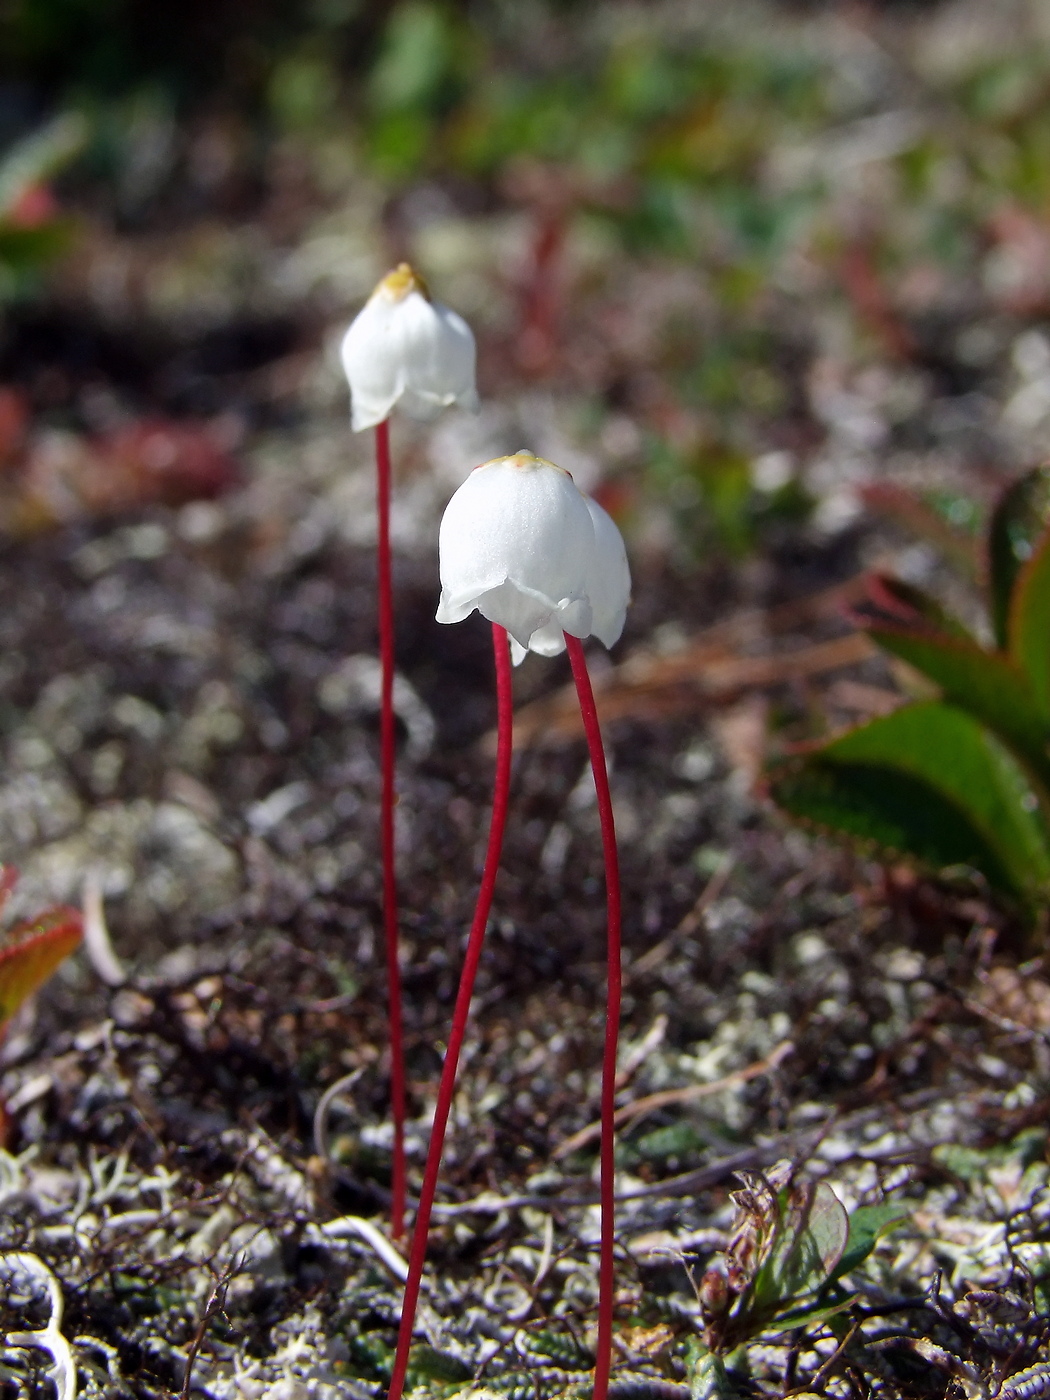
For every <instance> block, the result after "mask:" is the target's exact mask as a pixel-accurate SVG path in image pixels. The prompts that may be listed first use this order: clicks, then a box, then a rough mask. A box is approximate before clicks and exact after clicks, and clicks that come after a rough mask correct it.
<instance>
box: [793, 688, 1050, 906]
mask: <svg viewBox="0 0 1050 1400" xmlns="http://www.w3.org/2000/svg"><path fill="white" fill-rule="evenodd" d="M771 792H772V796H773V798H774V800H775V801H776V802H777V803H778V804H779V805H780V806H781V807H783V808H784V810H785V811H788V812H790V813H792V814H793V815H794V816H796V817H800V818H803V819H804V820H807V821H810V822H813V823H814V824H816V825H817V826H820V827H823V828H826V829H828V830H830V831H836V832H839V833H842V834H844V835H847V836H852V837H854V838H857V839H859V840H861V841H866V842H872V843H874V844H875V845H877V846H880V847H882V848H883V849H884V850H886V851H889V852H893V853H895V854H900V855H910V856H913V857H915V858H916V859H917V860H919V861H920V862H922V863H923V864H925V865H928V866H931V867H933V868H934V869H944V868H945V867H949V866H958V865H963V866H970V867H972V868H973V869H976V870H979V871H981V872H982V873H983V874H984V875H985V877H986V878H987V880H988V881H989V883H990V884H992V885H993V886H995V887H996V888H998V889H1000V890H1002V891H1005V892H1008V893H1010V894H1013V895H1015V896H1019V897H1020V898H1021V899H1022V900H1023V901H1025V902H1028V901H1030V900H1031V899H1032V898H1033V897H1034V896H1035V895H1037V893H1038V892H1040V891H1041V890H1043V889H1045V888H1046V887H1047V885H1048V884H1050V830H1048V828H1047V825H1046V823H1045V821H1044V820H1043V818H1042V816H1041V814H1040V811H1039V810H1038V802H1037V800H1036V798H1035V796H1034V794H1033V792H1032V787H1031V783H1030V782H1029V781H1028V779H1027V777H1026V775H1025V773H1024V772H1023V770H1022V769H1021V768H1020V766H1019V765H1018V763H1017V762H1016V760H1015V759H1014V758H1013V756H1012V755H1011V754H1010V752H1009V751H1008V750H1007V749H1006V748H1005V747H1004V746H1003V745H1002V744H1001V743H1000V742H999V740H998V739H996V737H995V736H994V735H993V734H991V733H990V732H989V731H988V730H987V729H985V728H984V727H983V726H982V725H980V724H979V723H978V722H977V721H976V720H975V719H973V718H972V717H971V716H970V715H968V714H966V713H965V712H964V711H963V710H961V709H958V708H956V707H955V706H952V705H945V704H941V703H939V702H937V701H929V702H926V703H923V704H916V705H906V706H904V708H902V709H900V710H897V711H895V712H894V713H893V714H891V715H886V716H884V717H882V718H880V719H876V720H873V721H872V722H871V723H870V724H866V725H862V726H860V727H858V728H857V729H852V730H850V731H849V732H848V733H846V734H843V735H841V736H840V737H839V738H837V739H833V740H832V741H831V742H830V743H828V744H826V745H824V746H823V747H822V748H820V749H818V750H816V751H814V752H810V753H808V754H806V755H804V756H800V757H797V758H794V759H788V760H786V761H784V762H783V763H781V765H779V767H778V768H776V769H774V770H773V773H772V775H771Z"/></svg>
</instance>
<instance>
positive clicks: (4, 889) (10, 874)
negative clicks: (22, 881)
mask: <svg viewBox="0 0 1050 1400" xmlns="http://www.w3.org/2000/svg"><path fill="white" fill-rule="evenodd" d="M17 884H18V870H17V868H16V867H15V866H13V865H0V914H2V913H3V912H4V908H5V906H6V904H7V901H8V900H9V899H10V898H11V891H12V890H13V889H14V887H15V885H17Z"/></svg>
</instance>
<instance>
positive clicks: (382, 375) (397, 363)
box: [341, 263, 478, 432]
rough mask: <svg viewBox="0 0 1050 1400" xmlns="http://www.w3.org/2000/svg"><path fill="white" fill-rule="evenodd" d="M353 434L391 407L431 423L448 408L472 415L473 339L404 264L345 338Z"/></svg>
mask: <svg viewBox="0 0 1050 1400" xmlns="http://www.w3.org/2000/svg"><path fill="white" fill-rule="evenodd" d="M341 354H342V360H343V369H344V371H345V373H346V378H347V381H348V383H349V385H350V409H351V416H352V417H351V421H352V425H353V428H354V431H355V432H360V431H361V430H362V429H364V428H374V427H375V426H376V424H377V423H381V422H382V421H383V420H384V418H387V417H389V415H390V412H391V410H392V409H393V408H394V407H395V405H396V406H397V407H399V408H401V409H403V410H404V412H405V413H407V414H408V415H409V417H410V418H419V419H424V420H426V419H429V418H434V417H436V416H437V414H438V413H440V411H441V410H442V409H443V408H447V407H448V405H449V404H453V403H458V404H461V405H462V406H463V407H464V408H469V409H476V408H477V406H478V395H477V389H476V388H475V385H474V362H475V348H474V336H473V333H472V332H471V329H470V327H469V326H468V325H467V323H466V321H464V320H463V318H462V316H457V314H456V313H455V312H454V311H451V310H449V308H448V307H447V306H442V305H441V304H440V303H439V302H436V301H432V300H431V297H430V292H429V290H428V288H427V285H426V283H425V282H424V281H423V279H422V277H420V276H419V274H418V273H416V272H414V271H413V270H412V268H411V267H409V265H408V264H407V263H402V264H401V265H400V267H398V268H395V270H394V271H393V272H391V273H388V274H387V276H386V277H384V278H383V280H382V281H381V282H380V283H379V285H378V287H376V289H375V291H374V292H373V293H372V295H371V296H370V297H369V299H368V301H367V302H366V303H365V305H364V307H363V308H362V309H361V311H360V312H359V314H358V315H357V316H356V317H355V319H354V320H353V321H352V322H351V325H350V328H349V330H348V331H347V332H346V335H345V336H344V337H343V344H342V351H341Z"/></svg>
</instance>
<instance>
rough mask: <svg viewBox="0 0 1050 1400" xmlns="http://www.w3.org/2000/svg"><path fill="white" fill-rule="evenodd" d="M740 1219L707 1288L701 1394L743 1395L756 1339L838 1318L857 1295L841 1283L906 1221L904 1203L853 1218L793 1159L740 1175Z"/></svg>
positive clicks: (864, 1210) (702, 1289)
mask: <svg viewBox="0 0 1050 1400" xmlns="http://www.w3.org/2000/svg"><path fill="white" fill-rule="evenodd" d="M739 1176H740V1179H741V1180H742V1181H743V1183H744V1189H743V1190H742V1191H736V1192H734V1193H733V1197H732V1199H733V1202H734V1204H735V1206H736V1211H737V1213H736V1218H735V1220H734V1222H733V1231H732V1235H731V1236H730V1240H729V1244H728V1245H727V1246H726V1250H725V1253H724V1255H723V1256H722V1258H721V1259H719V1260H718V1261H716V1262H715V1263H714V1264H712V1265H711V1266H710V1267H709V1268H708V1269H707V1270H706V1272H705V1273H704V1275H703V1277H702V1278H701V1279H700V1282H699V1284H698V1287H697V1292H698V1295H699V1298H700V1306H701V1314H702V1318H703V1331H702V1334H701V1335H700V1336H699V1337H698V1338H695V1339H694V1341H693V1344H692V1346H691V1347H690V1354H689V1365H690V1372H691V1375H690V1390H691V1392H692V1396H693V1400H708V1397H716V1396H728V1395H732V1394H734V1393H735V1392H734V1387H733V1385H732V1382H731V1374H730V1373H732V1372H733V1371H741V1372H746V1369H747V1348H748V1345H749V1344H750V1343H752V1342H754V1341H757V1340H758V1339H759V1338H760V1337H770V1336H776V1335H778V1334H782V1333H785V1332H791V1331H794V1330H796V1329H797V1328H809V1327H814V1326H817V1325H819V1324H822V1323H825V1322H829V1321H831V1320H833V1319H835V1318H836V1317H838V1316H839V1314H841V1313H842V1312H843V1311H844V1310H845V1309H846V1308H848V1307H849V1305H850V1303H851V1302H852V1301H853V1295H852V1294H851V1293H850V1292H849V1291H848V1290H847V1289H846V1288H845V1287H844V1286H843V1284H842V1282H841V1280H842V1279H843V1278H844V1277H845V1276H846V1275H847V1274H848V1273H850V1272H851V1271H852V1270H853V1269H855V1268H857V1267H858V1266H859V1265H860V1264H862V1263H863V1262H864V1260H865V1259H866V1258H867V1257H868V1255H869V1254H870V1253H871V1251H872V1249H873V1248H874V1247H875V1243H876V1241H877V1240H878V1239H879V1238H880V1236H881V1235H883V1234H885V1233H886V1232H887V1231H888V1230H890V1229H892V1228H893V1226H894V1225H895V1224H897V1223H899V1221H900V1220H901V1219H902V1217H903V1215H904V1214H905V1212H904V1211H903V1210H902V1209H901V1207H900V1206H895V1205H888V1204H886V1205H878V1206H860V1207H858V1208H857V1209H856V1210H855V1211H854V1212H853V1214H852V1215H847V1213H846V1208H845V1206H843V1204H842V1202H841V1201H840V1200H839V1198H838V1197H837V1196H836V1195H835V1192H834V1191H833V1190H832V1189H831V1187H830V1186H829V1185H828V1183H827V1182H826V1181H817V1182H812V1181H803V1180H800V1179H798V1177H797V1176H796V1172H795V1168H794V1166H793V1165H792V1164H791V1163H790V1162H778V1163H777V1164H776V1166H774V1167H771V1168H770V1169H769V1171H767V1172H764V1173H763V1172H740V1173H739Z"/></svg>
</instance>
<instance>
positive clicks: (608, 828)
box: [565, 633, 622, 1400]
mask: <svg viewBox="0 0 1050 1400" xmlns="http://www.w3.org/2000/svg"><path fill="white" fill-rule="evenodd" d="M565 644H566V646H567V648H568V652H569V662H570V664H571V666H572V678H573V680H574V681H575V682H576V694H577V695H578V696H579V701H580V714H581V715H582V716H583V728H584V732H585V733H586V735H587V747H588V749H589V750H590V755H591V769H592V771H593V773H594V790H595V793H596V794H597V798H598V817H599V820H600V821H601V828H602V850H603V853H604V856H605V907H606V922H607V925H608V965H609V971H608V992H607V999H606V1012H605V1052H604V1056H603V1059H602V1113H601V1119H602V1140H601V1154H600V1156H601V1185H600V1191H601V1222H602V1238H601V1253H600V1255H599V1262H598V1350H597V1356H596V1359H595V1367H594V1392H593V1397H592V1400H606V1395H607V1394H608V1390H609V1371H610V1369H611V1367H612V1325H613V1295H614V1290H615V1286H616V1277H615V1272H614V1268H613V1247H614V1232H615V1229H616V1206H615V1195H614V1187H615V1172H616V1155H615V1154H616V1139H615V1126H616V1050H617V1042H618V1041H619V1037H620V996H621V990H622V976H621V969H620V858H619V855H618V853H617V850H616V824H615V822H614V821H613V809H612V797H611V796H610V793H609V774H608V770H607V769H606V766H605V749H604V747H603V745H602V731H601V727H600V725H599V724H598V711H597V708H596V707H595V704H594V691H593V690H592V689H591V678H590V675H589V674H588V672H587V659H586V657H585V656H584V654H583V643H582V642H581V641H580V640H579V638H577V637H570V636H569V635H568V634H567V633H566V636H565Z"/></svg>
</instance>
